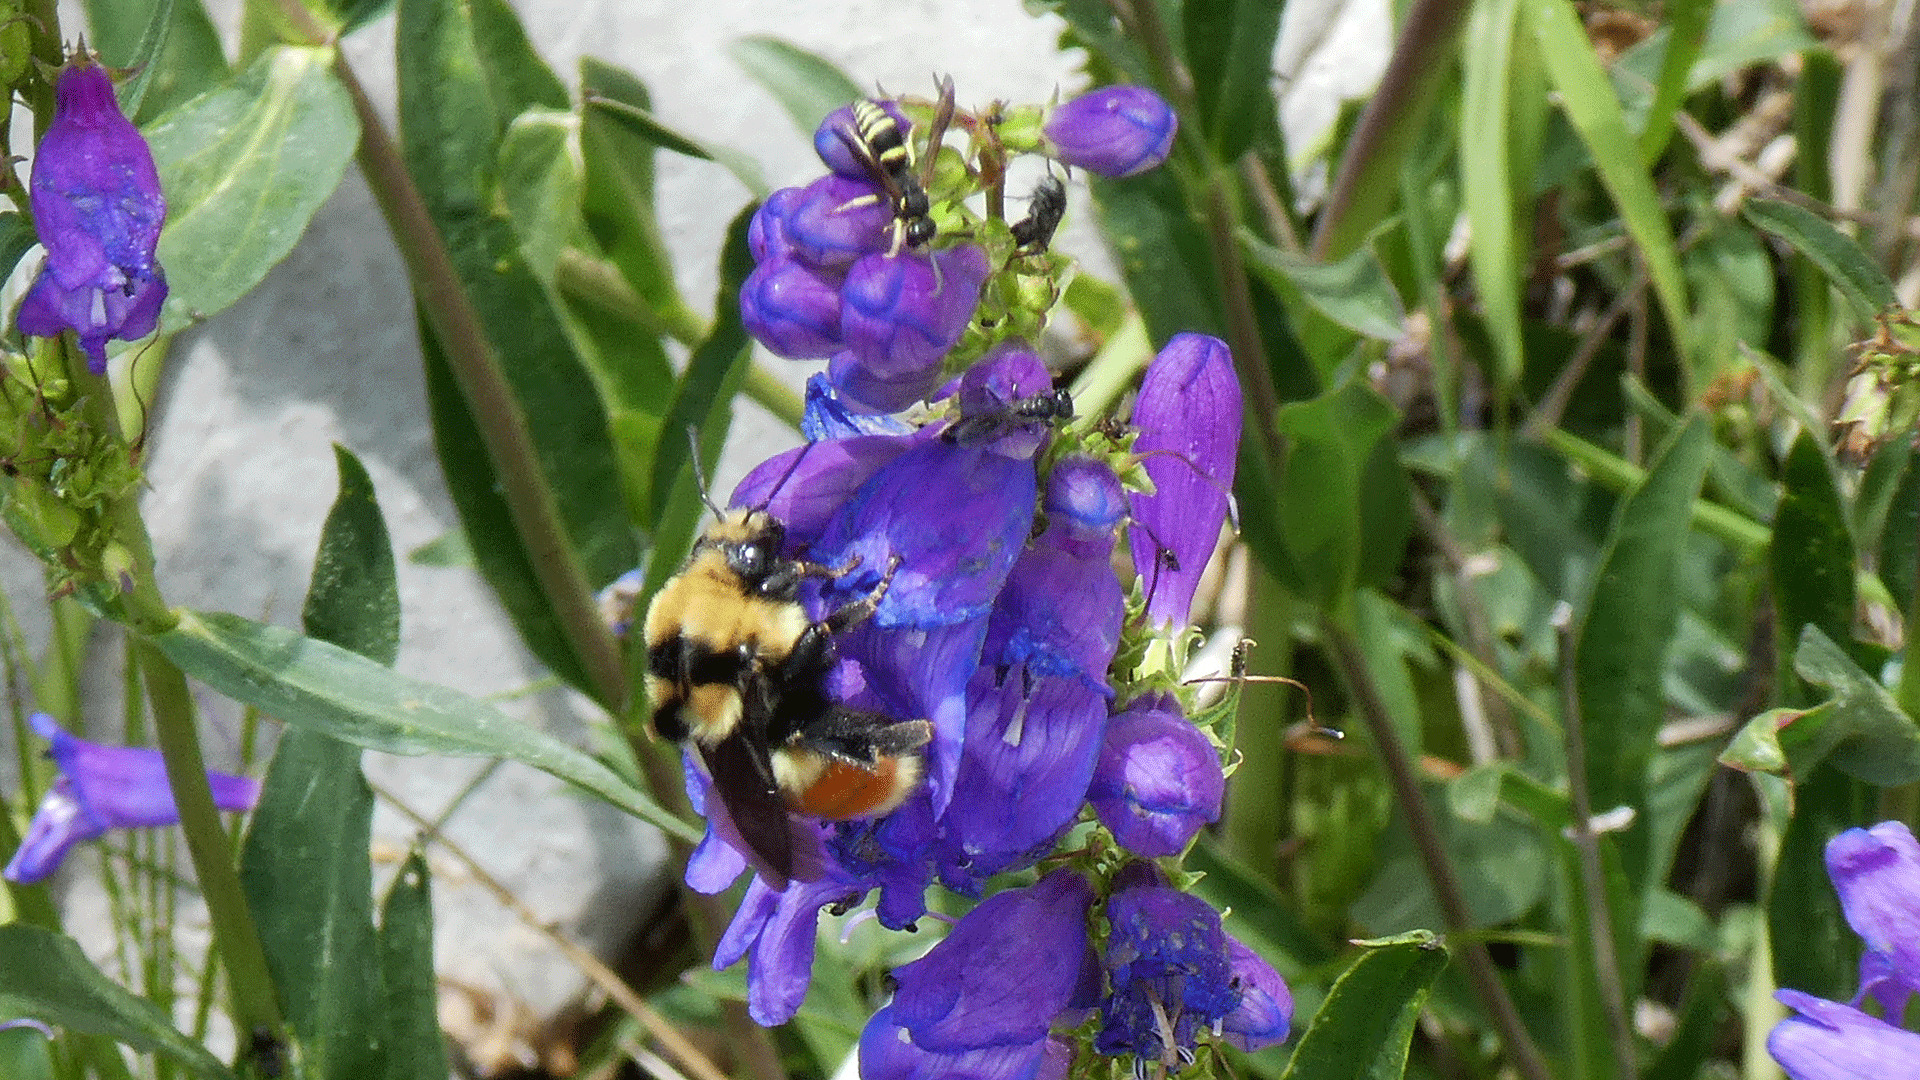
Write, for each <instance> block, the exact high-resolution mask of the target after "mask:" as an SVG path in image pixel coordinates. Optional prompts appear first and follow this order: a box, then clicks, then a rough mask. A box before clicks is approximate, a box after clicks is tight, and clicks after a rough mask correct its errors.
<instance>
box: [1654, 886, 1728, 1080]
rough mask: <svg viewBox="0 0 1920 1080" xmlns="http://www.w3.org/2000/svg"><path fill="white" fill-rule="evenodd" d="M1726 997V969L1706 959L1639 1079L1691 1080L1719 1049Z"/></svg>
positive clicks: (1708, 947) (1704, 951)
mask: <svg viewBox="0 0 1920 1080" xmlns="http://www.w3.org/2000/svg"><path fill="white" fill-rule="evenodd" d="M1709 928H1710V929H1711V924H1709ZM1712 947H1713V946H1712V944H1711V943H1709V944H1708V945H1706V946H1703V947H1702V949H1701V951H1702V952H1703V953H1709V952H1710V950H1711V949H1712ZM1728 997H1729V995H1728V993H1727V975H1726V970H1725V969H1724V968H1722V967H1721V966H1720V964H1719V963H1718V962H1717V961H1715V960H1711V959H1709V960H1706V961H1705V962H1703V963H1701V964H1700V965H1699V966H1698V967H1696V968H1695V969H1694V975H1693V979H1692V980H1691V981H1690V982H1689V983H1688V984H1687V996H1686V999H1685V1000H1684V1001H1683V1002H1682V1003H1681V1006H1680V1023H1679V1026H1678V1027H1676V1028H1675V1029H1674V1031H1673V1035H1672V1037H1671V1038H1669V1039H1668V1040H1667V1045H1665V1046H1663V1047H1661V1048H1660V1052H1659V1054H1657V1055H1656V1056H1655V1057H1654V1059H1653V1062H1652V1064H1650V1065H1648V1066H1647V1071H1646V1072H1644V1073H1641V1074H1640V1076H1641V1080H1695V1078H1696V1077H1698V1076H1700V1075H1701V1074H1702V1072H1703V1071H1704V1069H1705V1067H1706V1064H1707V1059H1708V1058H1710V1057H1712V1056H1713V1055H1714V1053H1715V1051H1716V1050H1718V1049H1719V1041H1720V1032H1721V1030H1722V1025H1723V1023H1724V1021H1725V1020H1726V1017H1727V1011H1728V1008H1727V1003H1728Z"/></svg>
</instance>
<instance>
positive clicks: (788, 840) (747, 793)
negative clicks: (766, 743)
mask: <svg viewBox="0 0 1920 1080" xmlns="http://www.w3.org/2000/svg"><path fill="white" fill-rule="evenodd" d="M700 756H701V758H702V759H704V760H705V761H706V763H707V773H708V774H709V775H710V776H712V777H713V790H714V793H715V794H717V795H719V796H720V801H721V803H723V804H724V805H725V806H726V808H727V816H728V817H730V818H732V819H733V827H734V829H735V830H736V831H737V832H739V834H740V839H741V840H742V841H743V842H745V844H746V845H747V847H748V849H749V854H750V855H751V856H752V857H753V858H752V860H751V861H752V862H753V864H754V868H755V869H757V870H759V871H760V874H761V876H762V877H765V878H767V879H768V880H767V884H768V885H770V886H772V887H774V888H776V889H780V888H785V887H786V884H787V879H788V878H790V877H792V876H793V831H792V829H793V826H792V823H791V822H790V821H789V820H788V818H787V804H786V802H785V801H784V800H782V799H781V797H780V789H779V786H778V785H776V784H775V783H774V781H773V768H772V766H771V765H770V764H769V763H768V761H767V752H766V749H765V748H764V747H756V746H755V745H754V744H753V742H752V740H750V739H749V738H747V735H746V732H745V730H743V729H741V730H735V731H734V733H733V734H731V735H729V736H727V737H726V738H724V739H722V740H720V741H719V742H718V743H716V744H714V745H712V746H705V745H702V746H701V747H700Z"/></svg>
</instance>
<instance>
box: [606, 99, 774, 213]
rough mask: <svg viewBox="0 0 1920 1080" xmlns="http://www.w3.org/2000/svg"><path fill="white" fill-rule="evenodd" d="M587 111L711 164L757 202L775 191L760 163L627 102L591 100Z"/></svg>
mask: <svg viewBox="0 0 1920 1080" xmlns="http://www.w3.org/2000/svg"><path fill="white" fill-rule="evenodd" d="M586 104H587V109H588V110H589V111H592V112H599V113H602V114H604V115H606V116H607V117H608V118H610V119H612V120H613V121H614V122H616V123H618V124H620V125H621V126H623V127H625V128H626V129H627V131H629V132H630V133H632V134H633V135H634V136H636V137H637V138H640V139H644V140H645V141H647V142H649V143H652V144H653V145H654V146H657V147H659V148H660V149H662V150H671V151H673V152H674V153H676V154H680V155H683V156H685V157H690V158H697V159H699V160H701V161H711V162H713V163H714V164H716V165H719V166H721V167H722V168H724V169H726V170H727V171H728V172H730V173H732V174H733V177H734V179H736V180H738V181H740V183H742V184H743V185H745V186H746V189H747V190H748V191H751V192H753V196H754V198H756V199H764V198H766V196H767V193H768V192H769V191H771V190H773V189H772V188H769V187H768V186H767V178H766V177H765V176H763V175H761V173H760V163H759V162H757V161H755V160H754V159H753V158H752V157H750V156H748V155H746V154H743V153H741V152H740V151H738V150H732V149H728V148H727V147H724V146H714V145H713V144H711V143H708V142H706V141H705V140H702V139H698V138H695V137H694V136H692V135H688V134H685V133H683V132H680V131H676V130H674V129H673V128H671V127H668V126H667V125H666V124H664V123H662V122H661V121H660V119H659V118H658V117H656V116H654V115H653V113H651V112H649V111H648V110H646V109H643V108H641V107H639V106H637V105H630V104H628V103H627V102H624V101H614V100H611V99H608V98H588V99H587V103H586Z"/></svg>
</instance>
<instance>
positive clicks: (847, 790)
mask: <svg viewBox="0 0 1920 1080" xmlns="http://www.w3.org/2000/svg"><path fill="white" fill-rule="evenodd" d="M919 781H920V761H919V759H918V758H913V757H883V758H881V759H880V760H879V761H877V762H875V763H874V767H873V768H871V769H869V768H866V767H865V766H862V765H855V764H852V763H850V762H845V761H828V762H827V763H826V765H825V768H823V769H822V770H821V772H820V775H819V777H818V778H817V779H815V780H814V781H813V782H812V783H811V784H808V785H807V786H806V788H805V789H804V790H802V791H800V792H799V793H797V794H796V793H793V792H788V794H787V804H788V805H789V806H791V807H793V809H795V810H798V811H799V812H800V813H803V814H811V815H813V816H814V817H818V818H826V819H827V820H829V821H846V820H848V819H850V818H863V817H877V816H879V815H881V814H884V813H887V812H888V811H890V810H892V809H894V808H895V807H897V806H899V805H900V804H901V803H902V802H904V801H905V800H906V797H907V795H908V794H909V793H910V792H912V791H913V788H914V785H915V784H917V783H919Z"/></svg>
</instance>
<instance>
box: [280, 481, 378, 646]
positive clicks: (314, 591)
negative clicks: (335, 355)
mask: <svg viewBox="0 0 1920 1080" xmlns="http://www.w3.org/2000/svg"><path fill="white" fill-rule="evenodd" d="M333 456H334V459H335V461H336V462H337V463H338V465H339V467H340V494H339V495H338V496H337V497H336V498H335V499H334V502H333V509H331V510H329V511H327V523H326V525H325V526H323V527H322V528H321V530H320V551H319V554H317V555H315V556H314V560H313V580H312V582H311V583H310V584H308V586H307V602H306V607H305V609H304V610H303V611H302V612H301V616H300V619H301V624H302V625H303V626H305V627H306V630H307V633H308V634H309V635H311V636H313V637H316V638H319V639H320V640H321V641H326V642H331V643H332V644H335V645H338V646H340V647H341V648H343V649H348V650H351V651H353V652H357V653H359V654H360V655H362V656H364V657H366V658H367V659H369V660H377V661H379V662H380V663H382V664H386V665H388V666H392V664H393V661H394V660H395V658H397V657H398V656H399V654H400V585H399V579H398V577H397V576H396V574H395V571H394V565H393V543H392V541H390V540H389V539H388V538H387V523H386V519H385V518H383V517H381V515H380V504H379V503H378V502H376V501H375V500H374V497H373V480H372V478H370V477H369V476H367V470H366V469H365V468H364V467H363V466H362V465H361V464H360V460H359V459H358V458H356V457H354V456H353V453H352V451H349V450H348V449H347V448H346V447H344V446H341V445H339V444H338V443H336V444H334V447H333Z"/></svg>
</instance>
